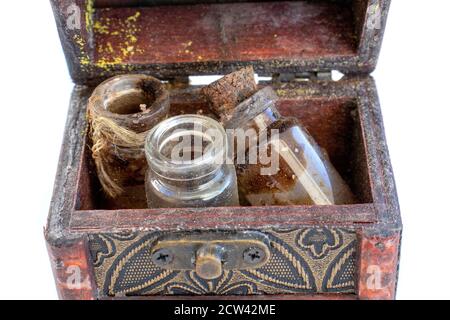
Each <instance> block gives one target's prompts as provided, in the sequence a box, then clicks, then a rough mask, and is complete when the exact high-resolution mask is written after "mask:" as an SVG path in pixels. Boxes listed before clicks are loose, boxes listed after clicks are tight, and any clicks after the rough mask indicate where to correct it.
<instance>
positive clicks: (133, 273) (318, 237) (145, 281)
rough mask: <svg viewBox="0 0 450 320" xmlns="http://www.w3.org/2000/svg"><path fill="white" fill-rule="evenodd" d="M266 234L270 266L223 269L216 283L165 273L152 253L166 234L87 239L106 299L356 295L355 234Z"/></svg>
mask: <svg viewBox="0 0 450 320" xmlns="http://www.w3.org/2000/svg"><path fill="white" fill-rule="evenodd" d="M263 233H264V234H265V235H266V236H267V238H268V239H269V242H270V243H269V249H270V259H269V260H268V262H267V263H266V264H264V265H263V266H262V267H260V268H257V269H246V270H224V271H223V273H222V275H221V276H220V277H219V278H217V279H214V280H205V279H202V278H201V277H199V275H197V274H196V272H195V271H194V270H169V269H163V268H161V267H158V266H157V265H156V264H155V263H154V262H153V261H152V248H153V247H154V245H155V243H156V242H157V241H158V239H160V238H161V237H163V236H165V235H167V234H168V233H162V232H153V233H149V234H144V235H140V234H121V235H117V234H115V235H111V234H98V235H92V236H90V239H89V240H90V251H91V255H92V259H93V261H94V269H95V277H96V281H97V284H98V287H99V290H100V292H101V293H102V294H103V295H105V296H125V295H129V296H143V295H258V294H294V293H305V294H313V293H347V294H348V293H355V263H356V234H355V232H354V231H352V230H347V229H341V228H302V229H298V230H264V231H263ZM170 234H172V233H170ZM184 234H185V235H186V236H187V237H188V235H189V233H184ZM178 236H179V237H181V238H182V237H183V232H180V233H179V234H178Z"/></svg>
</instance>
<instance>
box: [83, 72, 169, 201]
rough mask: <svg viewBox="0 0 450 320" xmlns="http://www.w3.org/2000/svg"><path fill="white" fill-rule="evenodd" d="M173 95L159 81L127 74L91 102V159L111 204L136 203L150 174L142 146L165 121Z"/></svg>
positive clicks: (110, 82) (99, 91)
mask: <svg viewBox="0 0 450 320" xmlns="http://www.w3.org/2000/svg"><path fill="white" fill-rule="evenodd" d="M169 109H170V99H169V93H168V91H167V90H166V88H165V85H164V83H162V82H161V81H160V80H158V79H156V78H154V77H151V76H147V75H141V74H126V75H119V76H115V77H113V78H110V79H108V80H106V81H104V82H103V83H101V84H100V85H99V86H98V87H96V89H95V90H94V92H93V93H92V95H91V97H90V99H89V106H88V114H89V121H90V127H91V130H90V132H91V139H92V144H93V146H92V156H93V158H94V160H95V164H96V167H97V173H98V178H99V181H100V183H101V185H102V188H103V190H104V191H105V193H106V194H107V195H108V196H109V197H110V198H111V199H127V198H133V197H134V193H135V192H134V191H135V189H136V186H139V187H140V186H142V185H143V183H144V179H145V172H146V171H147V162H146V160H145V155H144V140H145V137H146V135H147V133H148V132H149V130H150V129H152V128H153V127H154V126H155V125H156V124H158V123H159V122H161V121H163V120H164V119H166V118H167V116H168V113H169Z"/></svg>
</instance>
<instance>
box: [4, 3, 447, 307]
mask: <svg viewBox="0 0 450 320" xmlns="http://www.w3.org/2000/svg"><path fill="white" fill-rule="evenodd" d="M392 2H393V3H392V7H391V12H390V16H389V22H388V26H387V30H386V35H385V40H384V45H383V49H382V53H381V56H380V61H379V64H378V67H377V71H376V72H375V73H374V75H375V78H376V80H377V84H378V92H379V95H380V100H381V105H382V109H383V114H384V121H385V127H386V134H387V139H388V143H389V148H390V152H391V159H392V163H393V167H394V171H395V175H396V181H397V187H398V194H399V198H400V203H401V209H402V215H403V222H404V229H405V230H404V234H403V245H402V257H401V265H400V282H399V287H398V298H399V299H444V298H446V299H450V280H449V277H450V266H449V263H450V249H449V246H450V237H449V235H450V185H449V184H450V173H449V172H450V170H449V166H450V152H449V147H450V143H449V138H450V112H449V110H450V102H449V100H450V86H449V85H450V83H449V78H450V68H449V64H450V48H449V44H450V2H449V1H444V0H428V1H423V0H420V1H419V0H393V1H392ZM0 32H1V34H0V36H1V38H0V106H1V109H0V139H1V140H0V141H1V145H0V154H1V156H0V199H1V201H0V208H1V209H0V213H1V214H0V226H1V228H0V298H5V299H18V298H22V299H55V298H57V295H56V291H55V286H54V282H53V276H52V273H51V270H50V264H49V262H48V256H47V252H46V247H45V242H44V237H43V226H44V224H45V221H46V217H47V213H48V208H49V203H50V199H51V195H52V188H53V181H54V176H55V172H56V166H57V160H58V157H59V150H60V145H61V141H62V138H63V129H64V124H65V118H66V113H67V107H68V102H69V98H70V92H71V89H72V82H71V79H70V77H69V75H68V71H67V68H66V62H65V60H64V57H63V53H62V50H61V46H60V42H59V38H58V35H57V32H56V27H55V23H54V19H53V16H52V12H51V9H50V5H49V2H48V1H47V0H39V1H36V0H28V1H25V0H21V1H2V4H1V7H0Z"/></svg>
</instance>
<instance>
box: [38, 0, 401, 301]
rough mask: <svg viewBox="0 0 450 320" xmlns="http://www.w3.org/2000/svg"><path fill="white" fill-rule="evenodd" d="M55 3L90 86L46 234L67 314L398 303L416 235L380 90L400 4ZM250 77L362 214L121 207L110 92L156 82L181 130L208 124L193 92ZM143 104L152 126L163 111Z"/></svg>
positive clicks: (140, 197) (76, 113)
mask: <svg viewBox="0 0 450 320" xmlns="http://www.w3.org/2000/svg"><path fill="white" fill-rule="evenodd" d="M51 3H52V6H53V10H54V14H55V18H56V23H57V27H58V30H59V34H60V38H61V41H62V45H63V48H64V52H65V55H66V58H67V62H68V65H69V70H70V73H71V76H72V79H73V81H74V83H75V87H74V90H73V95H72V99H71V102H70V111H69V115H68V120H67V125H66V131H65V138H64V142H63V146H62V151H61V158H60V162H59V168H58V173H57V177H56V183H55V188H54V194H53V200H52V202H51V208H50V214H49V218H48V224H47V226H46V229H45V238H46V240H47V245H48V251H49V255H50V260H51V264H52V268H53V272H54V276H55V279H56V286H57V289H58V293H59V296H60V298H61V299H133V298H139V299H143V298H145V299H155V298H159V299H160V298H162V297H167V298H170V297H180V296H182V297H191V298H192V297H199V296H214V297H217V298H218V299H223V298H229V297H236V296H239V297H240V298H244V299H245V298H255V297H257V298H263V299H264V298H266V299H311V298H324V299H328V298H330V299H394V298H395V293H396V285H397V278H398V265H399V253H400V242H401V232H402V224H401V219H400V211H399V205H398V200H397V195H396V189H395V182H394V176H393V172H392V168H391V164H390V159H389V153H388V148H387V144H386V140H385V136H384V129H383V120H382V115H381V111H380V106H379V102H378V97H377V91H376V87H375V82H374V80H373V79H372V78H371V76H370V73H371V72H372V71H373V70H374V69H375V66H376V63H377V59H378V55H379V51H380V47H381V42H382V38H383V32H384V28H385V25H386V19H387V13H388V9H389V4H390V1H389V0H314V1H312V0H300V1H243V0H239V1H227V0H220V1H219V0H216V1H215V0H203V1H189V0H152V1H150V0H120V1H119V0H51ZM246 66H253V68H254V70H255V73H256V74H258V76H259V79H260V81H259V84H258V85H259V86H260V87H261V88H263V87H264V86H267V85H270V86H271V87H272V88H273V89H274V91H275V92H276V95H277V96H278V100H277V102H276V106H277V109H278V110H279V112H280V113H281V114H282V115H283V116H288V117H295V118H296V119H298V120H299V122H300V123H301V124H302V125H303V127H304V128H305V129H307V130H308V132H309V133H310V134H311V136H312V137H313V138H314V140H315V141H316V142H317V144H318V145H319V146H320V148H321V149H322V150H324V152H326V154H327V155H328V157H329V161H330V162H331V163H332V164H333V166H334V167H335V168H336V170H337V171H338V172H339V174H340V176H342V178H343V180H345V183H346V184H348V186H349V187H350V189H351V192H352V193H353V195H354V197H355V200H354V201H353V202H352V203H351V204H342V205H335V204H328V205H279V204H276V205H273V204H271V205H261V206H248V205H243V204H242V203H241V206H236V205H235V206H227V207H195V208H194V207H189V208H185V207H179V208H164V209H158V208H156V209H148V207H147V202H146V200H145V186H144V182H143V181H142V180H138V181H140V182H139V183H136V184H134V185H129V186H128V187H127V191H126V192H125V193H123V194H122V195H121V196H118V197H109V196H108V195H107V194H105V192H104V190H103V189H104V188H102V187H101V186H102V183H103V182H104V181H103V180H102V181H101V179H102V177H99V174H98V172H99V171H97V170H96V161H97V158H96V156H95V152H96V148H93V144H92V140H91V137H92V136H91V135H90V134H89V132H91V130H92V128H90V123H89V121H88V118H87V114H88V110H87V107H88V103H89V98H90V97H91V95H92V93H93V92H94V90H95V89H96V87H97V86H98V85H99V84H100V83H101V82H102V81H104V80H106V79H110V78H111V77H114V76H117V75H130V74H131V75H133V74H134V75H136V74H140V75H148V76H152V77H154V78H157V79H159V80H161V83H162V86H160V87H158V88H159V89H158V90H162V89H161V88H162V87H164V90H167V92H168V95H167V96H165V95H164V94H162V95H161V96H163V98H164V99H163V98H161V99H162V100H161V101H160V102H161V108H163V109H162V110H168V107H169V104H170V111H168V112H169V114H170V116H177V115H181V114H203V115H208V114H209V110H208V108H209V105H208V103H207V102H206V101H205V99H204V97H203V96H202V95H201V94H200V91H201V87H200V86H194V85H190V83H189V79H190V78H189V77H191V76H202V75H224V74H227V73H230V72H232V71H235V70H238V69H240V68H242V67H246ZM336 71H339V72H340V73H342V74H343V75H344V76H343V77H342V78H341V79H336V78H335V77H332V75H333V74H335V73H336ZM134 77H136V76H134ZM154 78H152V79H154ZM152 81H154V80H151V81H150V82H149V83H150V84H151V85H159V84H155V83H156V82H155V83H153V82H152ZM142 83H144V82H142ZM152 83H153V84H152ZM150 84H149V85H148V86H149V87H151V85H150ZM143 87H145V85H143ZM152 88H153V87H152ZM130 90H131V89H130ZM155 90H156V89H155ZM129 97H132V98H133V101H134V103H137V105H140V107H141V108H143V109H142V110H143V112H145V109H146V107H147V104H146V103H144V102H148V101H150V103H152V101H151V99H156V98H155V97H154V96H152V95H148V96H145V97H144V96H143V95H142V96H140V95H139V94H135V95H132V96H129ZM106 98H108V99H109V98H110V97H109V96H106ZM116 98H117V97H116ZM144 98H145V99H144ZM140 99H142V101H141V100H140ZM149 99H150V100H149ZM144 100H145V101H144ZM126 103H127V101H126V99H125V100H124V99H122V100H121V104H120V105H124V104H126ZM110 111H114V110H110ZM122 111H123V112H122ZM127 112H128V113H133V112H140V111H136V110H128V111H127V110H121V112H117V113H118V114H119V113H120V116H123V114H126V113H127ZM136 121H137V122H133V123H134V124H137V123H139V121H138V120H136ZM133 123H132V124H133ZM132 124H131V125H132ZM142 126H144V124H142ZM119 160H120V159H119ZM120 174H122V175H123V174H125V176H126V175H127V172H126V171H125V172H124V171H121V172H120ZM103 178H104V177H103ZM101 182H102V183H101ZM250 183H251V182H250ZM255 183H257V182H255ZM263 187H264V186H263ZM218 248H220V250H218Z"/></svg>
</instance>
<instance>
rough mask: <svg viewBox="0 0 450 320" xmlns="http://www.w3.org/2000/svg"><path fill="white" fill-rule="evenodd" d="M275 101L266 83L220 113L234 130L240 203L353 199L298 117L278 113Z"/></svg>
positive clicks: (329, 202) (321, 202)
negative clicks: (226, 112)
mask: <svg viewBox="0 0 450 320" xmlns="http://www.w3.org/2000/svg"><path fill="white" fill-rule="evenodd" d="M277 100H278V97H277V94H276V93H275V92H274V91H273V89H272V88H271V87H265V88H263V89H261V90H259V91H257V92H256V93H255V94H253V95H252V96H251V97H250V98H248V99H246V100H245V101H243V102H242V103H240V104H238V105H237V106H236V107H235V108H234V109H233V110H230V109H228V110H227V111H228V115H226V116H224V115H221V118H222V119H226V121H224V123H223V124H224V127H225V128H227V129H235V130H234V144H235V148H234V150H235V151H237V152H236V153H237V154H235V156H234V159H235V162H236V168H237V175H238V184H239V194H240V198H241V202H242V203H243V204H249V205H253V206H266V205H334V204H351V203H353V202H354V196H353V194H352V192H351V191H350V188H349V187H348V185H347V184H346V183H345V181H344V180H343V179H342V177H341V176H340V174H339V173H338V172H337V170H336V169H335V168H334V166H333V165H332V164H331V162H330V160H329V158H328V155H327V154H326V152H325V151H324V150H322V149H321V148H320V147H319V146H318V145H317V143H316V142H315V141H314V139H313V138H312V137H311V136H310V135H309V133H308V132H307V131H306V129H304V128H303V127H302V126H301V124H300V123H299V122H298V120H297V119H295V118H286V117H282V116H281V115H280V113H279V112H278V110H277V108H276V102H277ZM242 135H243V136H242ZM247 142H248V145H242V144H243V143H247ZM243 150H244V153H242V151H243Z"/></svg>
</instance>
